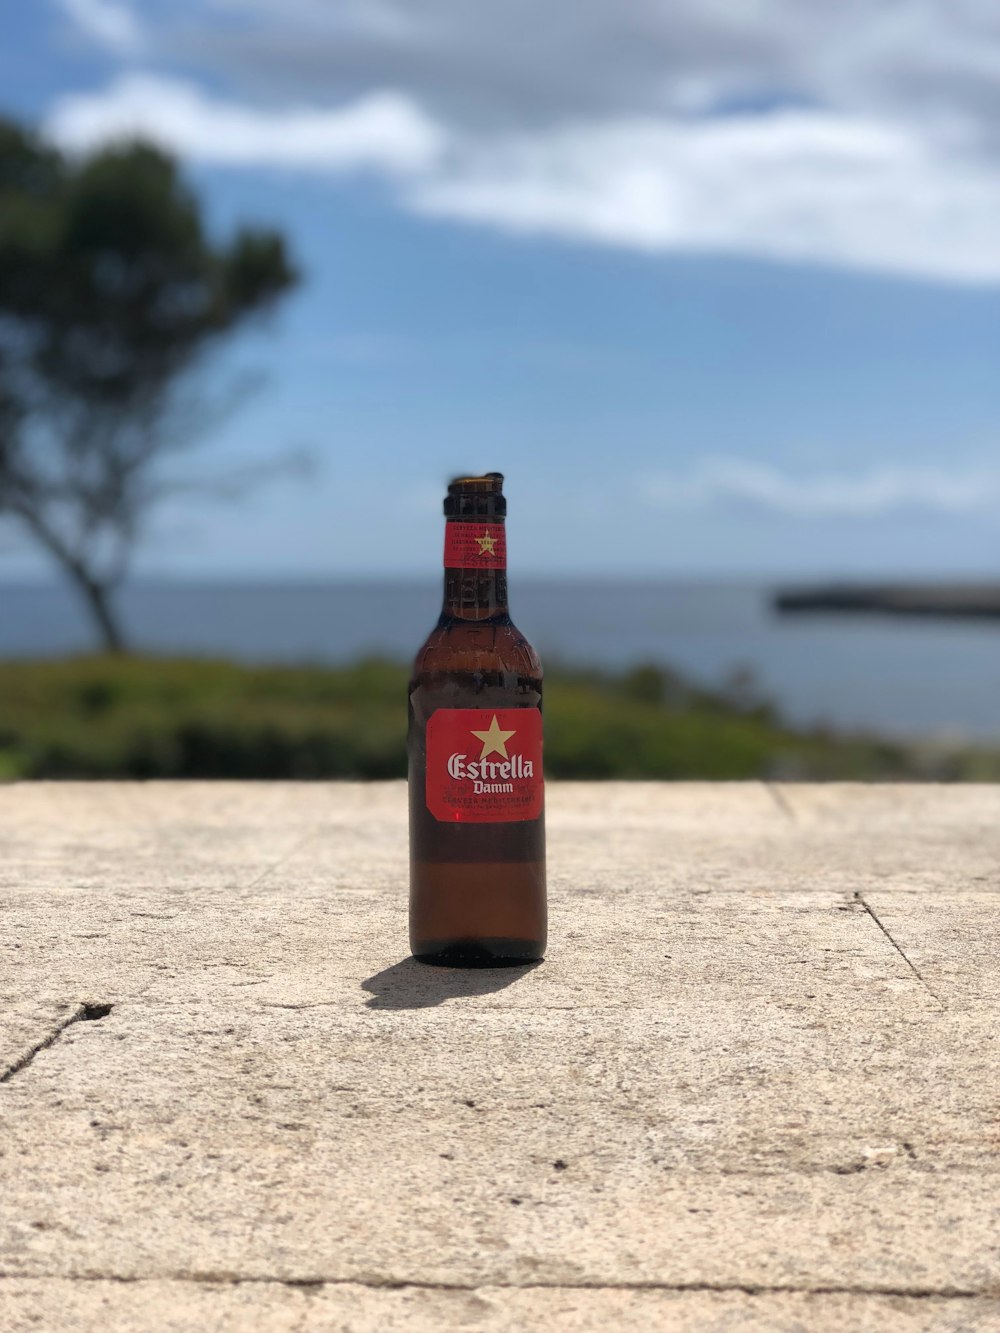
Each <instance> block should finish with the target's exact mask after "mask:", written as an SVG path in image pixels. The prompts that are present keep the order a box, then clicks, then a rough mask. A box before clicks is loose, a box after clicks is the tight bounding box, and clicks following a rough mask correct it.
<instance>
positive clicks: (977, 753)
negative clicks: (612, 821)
mask: <svg viewBox="0 0 1000 1333" xmlns="http://www.w3.org/2000/svg"><path fill="white" fill-rule="evenodd" d="M406 683H407V672H406V669H405V667H402V666H399V665H396V664H394V663H390V662H381V661H371V662H359V663H357V664H356V665H353V666H350V667H343V668H327V667H242V666H237V665H235V664H233V663H229V662H206V661H168V660H155V659H148V658H100V657H94V658H80V659H74V660H67V661H51V662H49V661H46V662H8V663H0V779H10V778H43V777H44V778H119V777H121V778H303V779H311V778H372V779H374V778H399V777H403V776H404V775H405V773H406ZM545 716H546V733H545V757H546V771H547V773H548V774H549V775H550V776H551V777H556V778H582V779H600V778H711V779H720V778H775V779H787V780H794V779H804V778H851V779H867V778H901V777H908V778H937V779H944V780H956V779H965V778H971V779H977V780H979V781H984V780H994V779H996V778H997V777H998V776H1000V755H998V754H997V753H995V752H992V751H988V750H979V749H977V750H972V749H968V748H966V749H957V750H956V749H951V750H948V751H941V750H936V749H934V748H930V747H916V746H913V747H908V746H904V745H901V744H894V743H889V742H885V741H880V740H878V739H877V738H870V737H836V736H831V735H829V734H826V733H824V732H820V731H816V732H803V731H795V730H793V729H792V728H790V727H787V726H785V725H783V724H782V723H781V722H780V720H778V719H776V717H775V715H774V713H773V710H771V709H769V708H768V707H767V706H766V705H764V704H762V703H761V702H760V701H759V700H754V699H753V698H750V697H747V698H745V699H743V698H741V697H732V696H727V695H717V694H713V693H711V692H709V691H705V690H698V689H695V688H693V687H691V686H690V685H689V684H687V683H686V682H685V681H683V680H682V679H681V678H680V677H678V676H677V675H675V674H674V673H673V672H671V671H669V670H667V669H665V668H662V667H659V666H654V665H649V664H642V665H639V666H637V667H635V668H633V669H632V670H630V671H628V672H626V673H625V674H623V675H619V676H613V675H605V674H602V673H599V672H593V671H591V672H579V671H578V672H574V671H570V670H567V669H565V668H559V667H557V668H555V669H553V670H552V671H550V672H549V673H548V674H547V676H546V696H545Z"/></svg>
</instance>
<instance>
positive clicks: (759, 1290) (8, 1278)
mask: <svg viewBox="0 0 1000 1333" xmlns="http://www.w3.org/2000/svg"><path fill="white" fill-rule="evenodd" d="M0 1282H113V1283H119V1284H121V1285H138V1284H140V1283H144V1282H176V1283H190V1284H191V1285H195V1286H209V1287H211V1286H215V1287H239V1286H275V1287H289V1288H292V1289H293V1290H305V1291H318V1290H320V1289H321V1288H323V1287H364V1288H366V1289H367V1290H370V1291H408V1290H410V1291H456V1292H477V1291H666V1292H678V1293H685V1292H691V1293H698V1292H708V1293H715V1294H718V1295H730V1294H739V1295H745V1296H887V1297H897V1298H898V1297H903V1298H908V1299H910V1300H963V1301H965V1300H995V1299H997V1296H998V1292H997V1290H996V1289H995V1288H975V1287H957V1286H956V1287H949V1286H943V1287H920V1286H896V1285H890V1284H886V1285H883V1286H860V1285H852V1284H850V1283H842V1284H841V1283H817V1284H815V1285H808V1284H805V1283H766V1282H657V1281H656V1280H655V1279H651V1280H648V1281H637V1282H601V1281H598V1280H594V1281H592V1282H588V1281H579V1282H565V1281H563V1282H559V1281H552V1282H537V1281H536V1282H500V1281H489V1280H487V1281H484V1282H432V1281H430V1280H427V1281H424V1280H422V1279H420V1278H391V1277H386V1278H374V1277H370V1276H369V1277H316V1276H310V1277H270V1276H258V1275H256V1274H253V1275H251V1274H241V1273H225V1272H220V1273H214V1272H204V1273H198V1272H194V1273H164V1274H141V1275H140V1274H135V1275H133V1274H124V1273H50V1274H41V1275H40V1274H37V1273H35V1274H32V1275H25V1274H20V1273H3V1272H0Z"/></svg>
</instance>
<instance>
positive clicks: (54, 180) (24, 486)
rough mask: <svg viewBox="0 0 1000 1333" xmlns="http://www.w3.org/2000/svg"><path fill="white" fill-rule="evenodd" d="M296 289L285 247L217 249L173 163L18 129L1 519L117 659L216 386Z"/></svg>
mask: <svg viewBox="0 0 1000 1333" xmlns="http://www.w3.org/2000/svg"><path fill="white" fill-rule="evenodd" d="M296 280H297V275H296V273H295V271H294V269H293V266H292V263H291V261H290V259H289V257H288V255H287V253H286V248H285V245H284V242H283V240H282V238H281V237H280V235H278V234H277V233H275V232H273V231H266V230H260V229H250V228H244V229H242V230H240V231H238V232H237V234H236V235H235V236H233V237H232V238H231V239H229V240H228V241H226V242H224V243H217V242H215V241H213V240H212V239H211V238H210V237H209V236H208V234H207V230H206V227H205V223H204V220H203V217H202V210H201V207H200V205H199V202H198V200H197V199H196V197H195V196H194V194H193V193H192V192H191V191H190V190H189V189H188V188H187V186H186V185H185V183H184V181H183V180H182V178H181V175H180V173H179V170H178V167H177V164H176V163H175V161H174V160H173V159H172V158H171V157H170V156H168V155H167V154H166V153H164V152H161V151H160V150H159V149H157V148H154V147H152V146H151V145H149V144H145V143H140V142H134V143H127V144H119V145H116V146H112V147H108V148H105V149H102V150H100V151H97V152H95V153H92V154H89V155H85V156H82V157H68V156H65V155H63V154H62V153H60V152H59V151H58V150H57V149H56V148H54V147H53V146H51V145H49V144H46V143H45V142H43V141H42V140H41V139H40V138H38V137H37V136H36V135H34V134H33V133H31V132H30V131H28V130H25V129H24V128H22V127H21V126H19V125H17V124H15V123H14V122H11V121H4V120H0V517H3V516H7V517H11V518H13V519H14V520H15V521H16V522H18V523H19V524H20V525H21V527H22V528H23V529H24V530H26V531H27V532H28V533H29V534H30V536H31V537H32V538H33V539H34V540H35V541H37V542H38V543H40V544H41V546H43V547H44V548H45V550H46V551H47V552H48V553H49V554H50V555H51V556H52V557H53V558H54V559H55V561H56V562H57V563H58V565H59V566H60V567H61V569H62V570H63V571H64V573H65V574H66V575H67V576H68V577H69V579H70V580H71V581H72V583H73V585H74V586H75V587H76V588H77V589H78V591H79V592H80V594H81V596H82V597H83V598H84V600H85V603H86V606H87V608H88V610H89V612H90V614H91V615H92V617H93V619H94V622H95V624H96V626H97V628H98V630H99V632H100V634H101V637H102V640H103V642H104V644H105V645H106V646H107V648H108V649H109V650H111V651H120V650H122V648H123V647H124V641H123V637H122V632H121V628H120V625H119V622H118V619H117V617H116V615H115V611H114V606H113V600H112V594H113V591H114V589H115V588H116V587H117V586H118V585H119V584H120V582H121V580H122V578H123V577H124V575H125V573H126V571H127V568H128V563H129V558H130V556H131V553H132V551H133V548H134V545H135V542H136V539H137V537H138V536H139V534H140V532H141V530H142V526H143V524H144V522H145V520H146V518H147V516H148V514H149V512H150V510H151V509H152V508H153V507H154V506H155V505H156V504H157V503H158V502H159V501H161V500H162V499H163V498H164V496H165V495H166V494H167V493H169V490H170V489H171V488H172V487H175V486H177V484H178V481H179V479H178V478H177V476H176V475H174V474H172V473H171V468H172V467H173V466H174V461H173V460H174V459H175V458H176V457H177V455H178V454H179V453H180V452H181V451H182V450H184V449H186V448H189V447H190V446H191V445H192V444H193V443H194V442H196V441H197V440H198V439H199V438H200V435H201V434H203V433H204V432H203V430H200V429H199V428H201V427H204V425H205V421H206V414H205V406H206V405H205V402H204V401H203V399H202V396H201V395H200V394H199V391H198V388H197V379H198V372H199V371H200V370H201V369H202V368H203V367H204V366H205V364H206V361H207V359H208V358H209V356H210V354H211V353H212V351H213V350H214V349H215V348H217V347H218V346H219V345H220V344H221V343H222V342H223V341H224V340H225V338H226V336H227V335H229V334H232V333H233V332H234V331H235V330H237V329H238V328H240V327H242V326H244V325H245V324H246V323H247V322H248V321H249V320H250V319H251V318H252V317H254V316H257V315H259V314H261V313H262V312H264V311H266V310H268V309H269V308H271V307H273V305H274V304H275V303H276V301H277V300H278V299H279V298H280V297H281V296H282V295H283V294H284V293H286V292H288V291H289V290H290V288H291V287H292V286H293V285H294V283H295V282H296Z"/></svg>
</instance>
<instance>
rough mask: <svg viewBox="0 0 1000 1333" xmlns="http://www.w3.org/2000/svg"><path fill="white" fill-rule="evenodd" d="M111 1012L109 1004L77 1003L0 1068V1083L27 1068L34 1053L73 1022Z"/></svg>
mask: <svg viewBox="0 0 1000 1333" xmlns="http://www.w3.org/2000/svg"><path fill="white" fill-rule="evenodd" d="M110 1013H111V1005H110V1004H94V1003H92V1002H86V1003H84V1004H79V1005H77V1007H76V1009H74V1011H73V1012H72V1013H71V1014H69V1015H68V1016H67V1017H66V1018H64V1019H63V1020H62V1022H61V1023H59V1024H57V1025H56V1027H55V1028H54V1029H53V1031H52V1032H50V1033H49V1034H48V1035H47V1036H46V1037H43V1038H42V1040H41V1041H39V1042H36V1043H35V1045H34V1046H31V1047H29V1049H28V1050H27V1051H25V1052H24V1054H23V1055H21V1056H20V1057H19V1058H18V1059H17V1060H15V1061H14V1063H13V1064H12V1065H8V1066H7V1067H6V1069H3V1070H0V1085H2V1084H4V1083H9V1082H10V1080H11V1079H12V1078H13V1077H14V1075H15V1074H20V1072H21V1071H22V1069H27V1067H28V1066H29V1065H30V1064H31V1062H32V1060H34V1058H35V1056H36V1055H39V1054H40V1053H41V1052H42V1051H47V1050H48V1048H49V1047H50V1046H53V1045H55V1043H56V1042H57V1041H58V1040H59V1038H60V1037H61V1036H62V1034H63V1033H64V1032H65V1031H66V1029H67V1028H71V1027H72V1026H73V1024H74V1023H86V1022H94V1021H95V1020H96V1019H100V1018H107V1016H108V1014H110Z"/></svg>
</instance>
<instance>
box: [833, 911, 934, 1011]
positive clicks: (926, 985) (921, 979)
mask: <svg viewBox="0 0 1000 1333" xmlns="http://www.w3.org/2000/svg"><path fill="white" fill-rule="evenodd" d="M854 901H855V902H856V903H859V904H860V905H861V906H862V907H863V908H864V909H865V911H866V912H867V913H868V915H869V916H870V917H871V919H872V920H873V921H874V922H875V924H876V926H878V928H879V930H880V931H881V932H882V934H883V935H884V936H885V937H886V939H887V940H888V941H889V943H890V944H891V945H892V947H893V948H894V949H895V950H896V952H897V953H898V954H899V956H900V958H902V960H903V962H904V963H905V964H906V966H907V967H908V968H909V969H910V971H911V972H912V973H913V975H914V976H915V977H916V979H917V980H918V981H919V982H920V984H921V986H923V987H924V989H925V990H926V991H927V994H928V995H930V996H931V997H932V998H933V999H935V1000H936V1001H937V1003H938V1004H939V1005H940V1006H941V1008H942V1009H944V1008H945V1007H946V1006H945V1002H944V1000H942V999H941V996H940V995H938V993H937V991H936V990H935V989H934V987H933V986H932V985H931V984H930V982H929V981H928V980H927V979H926V977H925V976H924V974H923V973H922V972H921V971H920V968H919V967H917V965H916V963H914V962H913V960H912V959H911V958H910V957H908V955H907V954H906V953H905V952H904V951H903V949H902V948H901V947H900V946H899V945H898V944H897V943H896V941H895V939H893V937H892V935H891V934H890V932H889V930H888V928H887V927H886V926H885V925H884V924H883V923H882V921H881V920H880V919H879V917H878V916H877V915H876V913H875V911H874V910H873V908H872V907H871V906H870V904H869V903H868V902H867V901H866V900H865V897H864V894H863V893H862V892H861V890H860V889H855V890H854Z"/></svg>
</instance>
